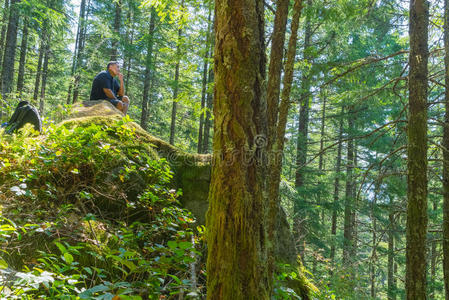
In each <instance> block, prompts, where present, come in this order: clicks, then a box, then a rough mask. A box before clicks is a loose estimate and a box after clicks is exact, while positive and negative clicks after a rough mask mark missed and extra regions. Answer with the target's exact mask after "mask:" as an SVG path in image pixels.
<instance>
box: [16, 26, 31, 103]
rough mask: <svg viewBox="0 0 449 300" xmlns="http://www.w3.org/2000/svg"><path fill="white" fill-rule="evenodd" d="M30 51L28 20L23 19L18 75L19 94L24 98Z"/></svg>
mask: <svg viewBox="0 0 449 300" xmlns="http://www.w3.org/2000/svg"><path fill="white" fill-rule="evenodd" d="M27 50H28V19H27V18H24V19H23V29H22V42H21V44H20V59H19V73H18V75H17V92H18V93H19V97H21V96H22V90H23V81H24V75H25V61H26V55H27Z"/></svg>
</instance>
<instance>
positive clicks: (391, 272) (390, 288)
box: [387, 197, 396, 300]
mask: <svg viewBox="0 0 449 300" xmlns="http://www.w3.org/2000/svg"><path fill="white" fill-rule="evenodd" d="M393 204H394V201H393V197H390V203H389V211H390V212H389V214H388V220H389V223H388V224H389V228H388V270H387V278H388V280H387V297H388V300H395V299H396V281H395V262H394V257H395V251H394V233H395V228H396V224H395V220H394V205H393Z"/></svg>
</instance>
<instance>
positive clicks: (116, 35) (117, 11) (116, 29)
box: [111, 0, 122, 61]
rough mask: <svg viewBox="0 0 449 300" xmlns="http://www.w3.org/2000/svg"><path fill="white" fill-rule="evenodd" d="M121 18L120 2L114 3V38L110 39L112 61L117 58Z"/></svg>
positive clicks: (120, 0)
mask: <svg viewBox="0 0 449 300" xmlns="http://www.w3.org/2000/svg"><path fill="white" fill-rule="evenodd" d="M121 16H122V0H119V1H117V2H116V3H115V16H114V37H113V38H112V45H111V60H112V61H115V60H117V57H118V45H119V40H120V20H121Z"/></svg>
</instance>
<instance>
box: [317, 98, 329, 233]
mask: <svg viewBox="0 0 449 300" xmlns="http://www.w3.org/2000/svg"><path fill="white" fill-rule="evenodd" d="M321 96H322V98H323V107H322V110H321V129H320V157H319V161H318V170H319V171H320V178H321V175H322V174H323V168H324V151H323V150H324V135H325V132H324V130H325V127H326V101H327V99H326V95H325V93H324V92H321ZM321 184H322V182H321V181H318V186H320V187H321ZM318 203H319V204H320V205H321V207H324V206H323V204H324V203H323V201H322V198H321V193H319V194H318ZM324 215H325V210H324V209H322V210H321V224H322V226H324V225H325V224H324Z"/></svg>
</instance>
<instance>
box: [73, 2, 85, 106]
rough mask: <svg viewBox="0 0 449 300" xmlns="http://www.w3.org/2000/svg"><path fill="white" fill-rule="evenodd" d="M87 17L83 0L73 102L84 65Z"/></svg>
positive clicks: (79, 23) (75, 61) (74, 71)
mask: <svg viewBox="0 0 449 300" xmlns="http://www.w3.org/2000/svg"><path fill="white" fill-rule="evenodd" d="M87 18H88V16H87V14H86V0H81V4H80V15H79V21H78V38H77V45H76V49H75V55H74V57H73V60H74V67H73V74H74V75H75V78H74V83H73V86H74V87H73V99H72V103H75V102H76V101H77V100H78V94H79V83H80V80H81V75H80V69H81V68H82V66H83V56H84V44H85V40H86V27H87V24H86V23H87Z"/></svg>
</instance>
